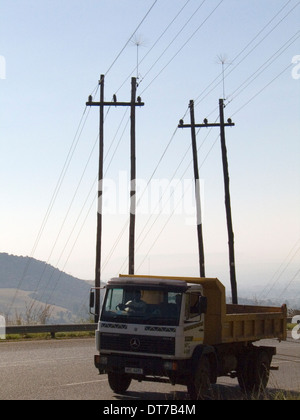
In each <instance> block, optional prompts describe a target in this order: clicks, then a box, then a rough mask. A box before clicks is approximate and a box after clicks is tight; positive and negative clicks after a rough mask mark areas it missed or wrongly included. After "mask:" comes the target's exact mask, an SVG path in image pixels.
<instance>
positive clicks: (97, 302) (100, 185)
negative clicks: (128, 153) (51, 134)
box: [86, 75, 144, 322]
mask: <svg viewBox="0 0 300 420" xmlns="http://www.w3.org/2000/svg"><path fill="white" fill-rule="evenodd" d="M99 85H100V102H93V97H92V96H89V99H88V102H86V106H99V108H100V123H99V173H98V211H97V240H96V268H95V292H96V293H95V294H96V297H95V322H98V318H99V315H100V287H101V248H102V194H103V160H104V108H105V107H107V106H108V107H110V106H115V107H117V106H130V107H131V144H132V143H133V142H134V143H135V107H136V106H143V105H144V103H142V102H141V98H138V101H137V102H136V101H135V96H136V79H135V78H134V77H133V78H132V81H131V85H132V94H131V101H130V102H118V101H117V98H116V96H115V95H114V97H113V101H112V102H105V101H104V75H101V76H100V80H99ZM133 97H134V100H133ZM134 155H135V149H134ZM131 173H132V174H133V173H134V175H135V171H134V172H131ZM134 181H135V180H134ZM131 189H132V187H131ZM134 191H135V190H134ZM130 195H131V192H130ZM133 210H134V214H135V208H134V209H133ZM130 211H131V208H130ZM134 221H135V220H134ZM134 221H133V222H134ZM131 229H132V228H131ZM133 232H134V228H133ZM133 241H134V237H133Z"/></svg>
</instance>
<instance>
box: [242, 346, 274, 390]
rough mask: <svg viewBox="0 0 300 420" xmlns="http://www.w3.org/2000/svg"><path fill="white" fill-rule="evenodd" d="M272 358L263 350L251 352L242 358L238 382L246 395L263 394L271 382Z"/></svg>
mask: <svg viewBox="0 0 300 420" xmlns="http://www.w3.org/2000/svg"><path fill="white" fill-rule="evenodd" d="M270 365H271V358H270V356H269V354H268V352H266V351H265V350H263V349H257V350H256V351H254V350H253V351H249V352H248V353H245V354H244V355H243V356H241V358H240V360H239V366H238V372H237V376H238V381H239V385H240V387H241V389H242V390H243V391H244V392H246V393H251V392H255V393H257V392H263V391H264V390H265V389H266V387H267V385H268V382H269V377H270Z"/></svg>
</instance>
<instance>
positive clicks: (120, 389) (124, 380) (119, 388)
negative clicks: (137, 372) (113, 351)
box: [108, 372, 131, 394]
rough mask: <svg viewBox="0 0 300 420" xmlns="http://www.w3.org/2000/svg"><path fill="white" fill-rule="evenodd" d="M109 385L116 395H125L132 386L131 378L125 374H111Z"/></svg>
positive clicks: (109, 374) (109, 375)
mask: <svg viewBox="0 0 300 420" xmlns="http://www.w3.org/2000/svg"><path fill="white" fill-rule="evenodd" d="M108 383H109V386H110V388H111V389H112V390H113V391H114V392H115V393H116V394H124V393H125V392H126V391H127V389H128V388H129V386H130V384H131V378H130V377H129V376H128V375H126V374H124V373H118V372H109V373H108Z"/></svg>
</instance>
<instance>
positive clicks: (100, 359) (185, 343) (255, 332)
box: [94, 275, 286, 399]
mask: <svg viewBox="0 0 300 420" xmlns="http://www.w3.org/2000/svg"><path fill="white" fill-rule="evenodd" d="M264 338H278V339H279V340H281V339H283V340H284V339H285V338H286V307H285V306H282V307H281V308H274V307H253V306H244V305H227V304H226V297H225V287H224V286H223V285H222V283H221V282H220V281H219V280H218V279H213V278H211V279H210V278H176V277H168V278H167V277H154V276H126V275H125V276H122V275H121V276H120V277H118V278H113V279H111V280H110V281H109V282H108V283H107V285H106V286H105V295H104V300H103V305H102V310H101V314H100V317H99V322H98V328H97V330H96V348H97V354H96V355H95V358H94V362H95V366H96V368H97V369H98V370H99V373H100V374H107V375H108V382H109V385H110V387H111V388H112V390H113V391H114V392H116V393H124V392H126V390H127V389H128V387H129V386H130V383H131V381H132V380H137V381H140V382H141V381H155V382H168V383H171V384H173V385H175V384H180V385H186V386H187V389H188V393H189V394H190V396H191V398H192V399H199V398H202V396H204V395H205V393H206V392H207V390H208V389H209V388H210V384H213V383H216V381H217V378H218V377H219V376H230V377H232V378H235V377H236V378H238V381H239V384H240V386H241V388H242V389H243V390H245V391H247V392H248V391H250V392H252V391H258V390H259V389H260V388H265V387H266V386H267V383H268V379H269V371H270V369H271V361H272V357H273V355H274V354H276V348H275V347H265V346H260V347H258V346H256V345H254V343H255V342H257V341H259V340H261V339H264Z"/></svg>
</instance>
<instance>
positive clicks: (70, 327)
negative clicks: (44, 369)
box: [5, 317, 292, 338]
mask: <svg viewBox="0 0 300 420" xmlns="http://www.w3.org/2000/svg"><path fill="white" fill-rule="evenodd" d="M291 321H292V318H290V317H289V318H288V319H287V322H288V323H291ZM96 329H97V324H94V323H90V324H53V325H51V324H50V325H44V324H43V325H7V326H6V331H5V332H6V334H7V335H9V334H43V333H50V334H51V337H52V338H55V334H56V333H60V332H85V331H95V330H96Z"/></svg>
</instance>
